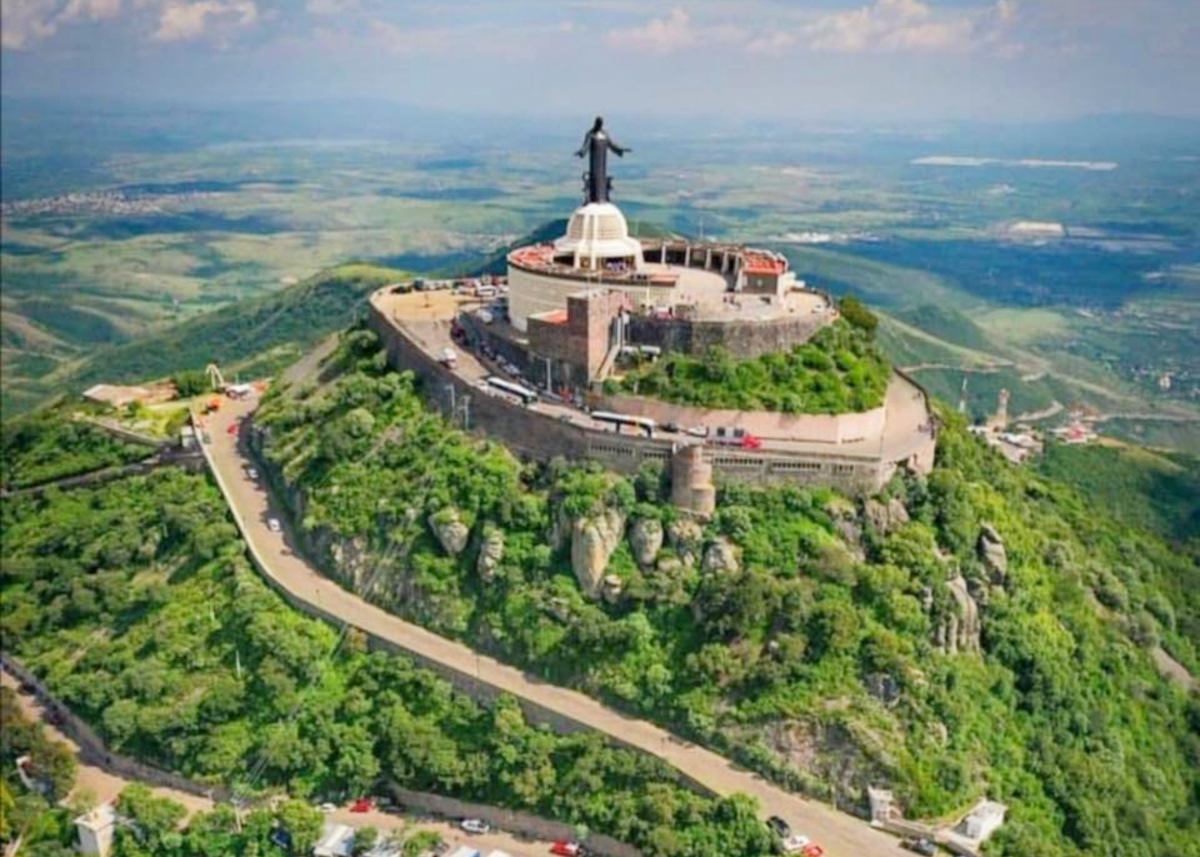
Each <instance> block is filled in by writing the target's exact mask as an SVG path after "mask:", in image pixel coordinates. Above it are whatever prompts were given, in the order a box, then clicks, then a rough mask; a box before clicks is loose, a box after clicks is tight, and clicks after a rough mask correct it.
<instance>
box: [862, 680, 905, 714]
mask: <svg viewBox="0 0 1200 857" xmlns="http://www.w3.org/2000/svg"><path fill="white" fill-rule="evenodd" d="M863 684H864V685H865V686H866V688H867V693H869V694H870V695H871V696H873V697H875V698H876V699H878V700H879V701H880V702H882V703H883V704H884V705H886V706H888V707H889V708H890V707H891V706H893V705H895V704H896V703H897V702H898V701H899V700H900V683H899V682H898V681H896V679H895V677H894V676H892V675H890V674H889V673H882V672H880V673H868V674H867V675H866V676H864V677H863Z"/></svg>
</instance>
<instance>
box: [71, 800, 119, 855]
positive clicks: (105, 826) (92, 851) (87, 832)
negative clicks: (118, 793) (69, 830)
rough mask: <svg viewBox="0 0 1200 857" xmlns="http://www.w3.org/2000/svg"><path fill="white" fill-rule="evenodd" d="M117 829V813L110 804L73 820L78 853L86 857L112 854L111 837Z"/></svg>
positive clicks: (102, 805)
mask: <svg viewBox="0 0 1200 857" xmlns="http://www.w3.org/2000/svg"><path fill="white" fill-rule="evenodd" d="M116 827H117V811H116V810H115V809H113V807H112V804H108V803H102V804H100V805H99V806H96V807H93V808H92V810H91V811H90V812H87V813H85V814H83V815H81V816H79V818H77V819H75V831H76V833H77V834H78V835H79V853H80V854H84V855H87V856H88V857H108V855H109V854H110V853H112V845H113V835H114V833H115V832H116Z"/></svg>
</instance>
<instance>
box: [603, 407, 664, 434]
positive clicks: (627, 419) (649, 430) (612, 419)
mask: <svg viewBox="0 0 1200 857" xmlns="http://www.w3.org/2000/svg"><path fill="white" fill-rule="evenodd" d="M591 417H592V419H594V420H599V421H600V422H602V423H611V424H612V425H613V426H614V427H615V428H616V431H617V432H620V431H621V429H622V428H623V427H625V426H630V427H631V428H636V429H639V430H641V431H642V432H643V433H644V434H645V435H646V437H654V430H655V429H656V428H658V423H656V422H655V421H654V420H652V419H650V418H649V417H635V416H631V415H629V414H614V413H610V412H609V411H592V413H591Z"/></svg>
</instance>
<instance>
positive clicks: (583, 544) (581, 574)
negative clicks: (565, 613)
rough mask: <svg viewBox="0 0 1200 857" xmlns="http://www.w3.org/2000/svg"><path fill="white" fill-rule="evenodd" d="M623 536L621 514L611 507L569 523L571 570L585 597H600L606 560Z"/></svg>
mask: <svg viewBox="0 0 1200 857" xmlns="http://www.w3.org/2000/svg"><path fill="white" fill-rule="evenodd" d="M624 535H625V515H624V513H622V512H621V511H620V510H619V509H614V508H612V507H609V508H606V509H605V510H604V511H602V512H600V513H599V514H596V515H591V516H589V517H586V518H579V519H577V520H575V521H572V522H571V568H572V569H573V570H574V571H575V577H576V579H578V581H579V585H580V586H581V587H583V591H584V592H585V593H587V595H588V596H589V597H591V598H595V597H596V596H597V595H598V594H600V587H601V583H602V582H603V579H604V571H605V569H606V568H608V560H609V557H611V556H612V553H613V551H614V550H616V549H617V545H618V544H620V542H621V538H622V537H623V536H624Z"/></svg>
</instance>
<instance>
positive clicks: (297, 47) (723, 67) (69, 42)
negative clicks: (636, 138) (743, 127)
mask: <svg viewBox="0 0 1200 857" xmlns="http://www.w3.org/2000/svg"><path fill="white" fill-rule="evenodd" d="M0 6H2V12H3V20H2V26H0V35H2V48H0V75H2V76H0V86H2V87H3V94H4V96H5V97H14V96H17V97H19V96H82V97H85V98H105V97H111V98H120V99H125V100H130V99H132V100H135V101H136V100H147V101H158V102H161V101H171V102H175V103H180V104H187V103H192V102H238V101H254V100H283V101H305V100H316V99H387V100H390V101H395V102H398V103H404V104H411V105H418V106H423V107H432V108H440V109H446V110H451V111H462V112H479V111H487V112H496V113H504V114H508V115H558V114H566V113H571V114H579V113H583V114H590V113H593V112H614V113H615V112H621V111H626V112H631V113H638V114H649V115H660V116H664V117H687V116H697V115H707V116H720V117H728V118H730V119H733V120H737V119H739V118H742V117H747V118H774V119H784V120H788V119H795V120H815V121H819V120H850V121H871V122H899V121H905V120H915V121H925V120H947V119H967V120H1000V121H1022V120H1030V121H1035V120H1046V119H1058V118H1069V117H1075V116H1080V115H1087V114H1093V113H1120V112H1139V113H1160V114H1169V115H1183V116H1200V0H857V2H853V1H852V2H845V0H798V2H785V0H705V2H657V0H524V2H515V0H473V2H471V1H470V0H468V2H450V0H447V2H409V0H0Z"/></svg>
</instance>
